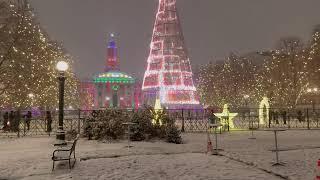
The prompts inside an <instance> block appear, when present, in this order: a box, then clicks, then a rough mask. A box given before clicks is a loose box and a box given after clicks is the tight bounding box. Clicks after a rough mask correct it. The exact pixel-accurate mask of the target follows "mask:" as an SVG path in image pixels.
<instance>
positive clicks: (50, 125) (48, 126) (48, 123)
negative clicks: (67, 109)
mask: <svg viewBox="0 0 320 180" xmlns="http://www.w3.org/2000/svg"><path fill="white" fill-rule="evenodd" d="M46 121H47V132H48V133H49V135H50V133H51V131H52V117H51V112H50V111H47V112H46Z"/></svg>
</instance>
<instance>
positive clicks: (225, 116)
mask: <svg viewBox="0 0 320 180" xmlns="http://www.w3.org/2000/svg"><path fill="white" fill-rule="evenodd" d="M214 115H215V116H217V117H218V118H219V119H221V124H222V125H223V126H225V125H229V127H230V128H234V123H233V120H232V119H233V118H234V117H236V116H237V115H238V113H231V112H230V111H229V105H228V104H225V105H223V110H222V113H214Z"/></svg>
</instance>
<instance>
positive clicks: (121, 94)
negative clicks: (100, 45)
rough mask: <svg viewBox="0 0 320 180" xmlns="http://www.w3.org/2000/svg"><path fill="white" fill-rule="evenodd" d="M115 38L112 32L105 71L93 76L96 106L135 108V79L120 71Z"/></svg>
mask: <svg viewBox="0 0 320 180" xmlns="http://www.w3.org/2000/svg"><path fill="white" fill-rule="evenodd" d="M114 38H115V37H114V34H111V35H110V40H109V42H108V47H107V58H106V67H105V72H102V73H99V74H98V75H96V76H94V77H93V84H94V89H95V93H94V94H93V96H94V99H95V103H94V104H95V108H111V107H121V108H135V107H136V104H135V94H134V91H135V88H134V84H135V79H134V78H133V77H132V76H130V75H128V74H126V73H124V72H121V71H120V66H119V60H118V54H117V46H116V41H115V39H114ZM84 91H86V89H84Z"/></svg>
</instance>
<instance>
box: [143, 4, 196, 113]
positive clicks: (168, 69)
mask: <svg viewBox="0 0 320 180" xmlns="http://www.w3.org/2000/svg"><path fill="white" fill-rule="evenodd" d="M142 90H143V98H144V103H146V104H149V105H153V104H154V102H155V100H156V99H157V98H160V102H161V105H163V106H165V107H169V108H190V107H195V106H196V105H199V101H198V98H197V97H196V88H195V86H194V83H193V74H192V71H191V65H190V60H189V57H188V53H187V50H186V47H185V42H184V38H183V33H182V29H181V24H180V20H179V16H178V12H177V8H176V0H159V7H158V12H157V15H156V21H155V24H154V29H153V35H152V40H151V44H150V54H149V57H148V66H147V70H146V72H145V75H144V80H143V85H142Z"/></svg>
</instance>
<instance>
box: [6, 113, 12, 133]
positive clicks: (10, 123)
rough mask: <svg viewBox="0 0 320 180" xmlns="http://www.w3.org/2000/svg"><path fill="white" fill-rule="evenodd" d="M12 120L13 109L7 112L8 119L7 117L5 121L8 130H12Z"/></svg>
mask: <svg viewBox="0 0 320 180" xmlns="http://www.w3.org/2000/svg"><path fill="white" fill-rule="evenodd" d="M13 121H14V112H13V111H10V113H9V119H8V122H7V128H8V131H11V130H12V127H13Z"/></svg>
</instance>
